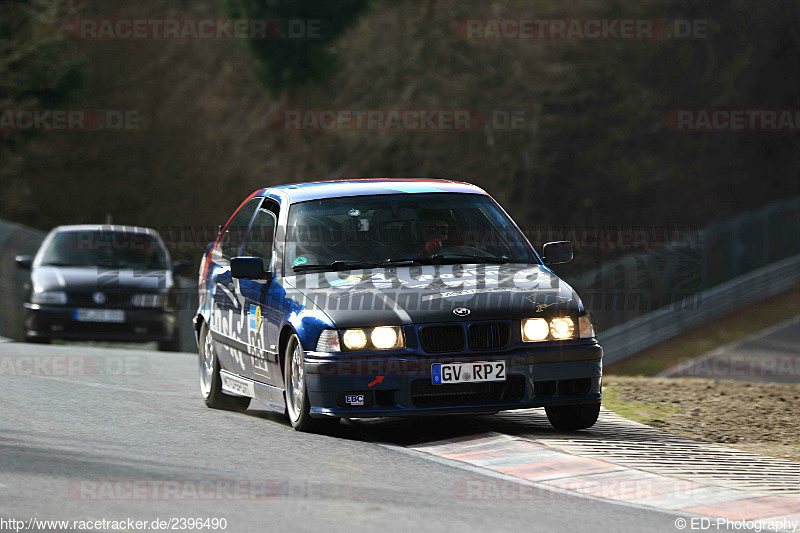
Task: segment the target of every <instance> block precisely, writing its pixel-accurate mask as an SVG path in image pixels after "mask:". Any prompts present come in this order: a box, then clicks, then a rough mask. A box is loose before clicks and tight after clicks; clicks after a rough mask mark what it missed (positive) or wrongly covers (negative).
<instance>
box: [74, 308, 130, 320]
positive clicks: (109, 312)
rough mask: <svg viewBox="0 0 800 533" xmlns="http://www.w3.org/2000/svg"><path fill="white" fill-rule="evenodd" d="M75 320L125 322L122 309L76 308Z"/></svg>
mask: <svg viewBox="0 0 800 533" xmlns="http://www.w3.org/2000/svg"><path fill="white" fill-rule="evenodd" d="M74 318H75V320H77V321H79V322H115V323H122V322H125V311H123V310H122V309H76V310H75V314H74Z"/></svg>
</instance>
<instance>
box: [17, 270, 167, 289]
mask: <svg viewBox="0 0 800 533" xmlns="http://www.w3.org/2000/svg"><path fill="white" fill-rule="evenodd" d="M31 282H32V285H33V287H34V290H44V291H55V290H59V291H67V292H70V291H75V292H84V291H97V290H102V291H106V292H113V291H145V292H154V291H158V290H167V289H169V288H171V287H172V284H173V280H172V272H170V271H169V270H131V269H120V270H117V269H108V268H99V267H55V266H39V267H34V269H33V271H32V272H31Z"/></svg>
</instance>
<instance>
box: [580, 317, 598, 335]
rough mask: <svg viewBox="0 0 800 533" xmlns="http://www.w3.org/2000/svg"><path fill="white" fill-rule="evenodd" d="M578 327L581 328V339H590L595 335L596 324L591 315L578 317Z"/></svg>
mask: <svg viewBox="0 0 800 533" xmlns="http://www.w3.org/2000/svg"><path fill="white" fill-rule="evenodd" d="M578 328H579V329H580V337H581V339H590V338H592V337H594V335H595V332H594V324H592V319H591V317H589V315H584V316H581V317H578Z"/></svg>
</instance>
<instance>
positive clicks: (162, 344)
mask: <svg viewBox="0 0 800 533" xmlns="http://www.w3.org/2000/svg"><path fill="white" fill-rule="evenodd" d="M158 351H159V352H180V351H181V338H180V337H179V336H178V332H177V331H176V332H175V336H174V337H173V338H171V339H169V340H166V341H158Z"/></svg>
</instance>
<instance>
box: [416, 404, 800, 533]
mask: <svg viewBox="0 0 800 533" xmlns="http://www.w3.org/2000/svg"><path fill="white" fill-rule="evenodd" d="M533 413H534V411H533V410H531V411H530V412H529V411H525V412H518V413H517V414H515V416H516V417H520V416H524V415H528V416H531V415H533ZM538 417H542V415H541V414H539V415H538ZM602 419H605V422H606V425H608V424H609V421H610V423H611V424H612V425H613V424H616V425H619V424H627V425H630V427H629V428H628V429H630V430H634V429H641V430H643V431H644V432H645V433H646V434H647V437H646V438H645V439H643V440H636V439H630V440H625V439H623V442H622V444H623V445H622V446H620V444H621V443H620V442H619V441H617V442H615V443H614V444H615V445H616V446H617V447H622V448H623V449H624V450H625V453H624V454H619V453H608V454H607V455H606V456H605V457H603V456H602V454H598V453H587V454H581V455H576V453H571V452H570V451H564V449H562V448H564V444H563V442H564V441H566V442H568V443H569V442H573V441H584V442H588V443H592V446H593V447H594V448H595V449H596V448H597V443H598V441H602V440H603V437H604V435H603V434H602V432H603V431H605V430H603V429H602V421H601V423H600V425H601V430H600V434H599V435H594V438H593V436H592V430H586V431H584V432H578V433H576V434H575V435H576V437H575V438H572V437H568V436H565V435H564V434H554V433H553V432H552V431H549V432H547V431H546V430H541V431H540V433H541V435H538V437H539V438H537V435H536V434H534V435H533V436H531V435H530V434H526V435H525V436H519V435H517V436H514V435H509V434H506V433H499V432H493V431H491V432H486V433H480V434H475V435H469V436H465V437H459V438H453V439H446V440H440V441H435V442H428V443H423V444H415V445H410V446H407V448H408V449H410V450H414V451H416V452H422V453H425V454H429V455H432V456H435V457H439V458H442V459H445V460H449V461H456V462H459V463H464V464H466V465H470V466H471V467H474V468H475V469H479V470H484V471H486V470H488V471H491V472H493V473H495V474H499V476H497V475H495V476H493V477H491V478H487V480H485V481H475V480H472V481H469V482H467V481H465V482H464V483H463V484H462V485H459V486H456V487H454V492H455V495H456V496H457V497H459V498H465V499H494V500H502V499H528V500H547V499H564V498H569V497H590V498H593V499H595V498H597V499H600V500H606V501H615V502H620V503H625V504H631V505H636V506H637V507H640V506H641V507H649V508H654V509H660V510H665V511H672V512H680V513H688V514H693V515H701V516H707V517H715V518H725V519H730V520H739V521H769V522H773V523H774V522H778V521H785V522H787V523H792V522H797V521H800V474H798V476H797V478H796V485H795V486H794V487H795V489H796V490H795V491H792V490H787V489H786V488H785V487H784V486H783V485H780V486H778V487H776V490H774V491H773V490H770V487H769V485H768V483H762V485H760V490H747V489H742V488H736V487H738V486H740V484H739V481H737V478H739V479H741V478H742V477H747V475H748V470H749V467H748V465H747V464H746V463H742V462H740V461H738V460H737V458H738V459H741V457H740V456H739V455H738V453H741V454H744V455H743V456H742V457H746V458H760V459H761V461H762V464H761V465H759V466H763V465H764V464H767V465H768V464H770V463H771V462H773V461H774V462H776V464H779V465H781V466H783V467H784V469H785V468H786V467H787V465H788V467H797V472H799V473H800V464H797V463H792V462H790V461H782V460H780V459H773V458H771V457H765V456H759V455H757V454H750V453H747V452H739V451H738V450H732V449H730V448H726V447H723V446H717V445H713V444H705V443H696V444H698V445H701V446H702V447H703V449H705V450H707V453H706V455H705V456H704V455H703V454H702V453H698V452H697V450H693V451H692V453H689V454H687V453H686V449H685V448H683V444H685V443H687V442H690V443H693V442H694V441H691V440H689V439H683V438H680V437H678V438H676V437H675V436H673V435H669V434H667V433H665V432H661V431H659V430H656V429H654V428H651V427H649V426H645V425H642V424H637V423H635V422H631V421H627V420H625V419H622V418H621V417H618V416H616V415H614V414H613V413H611V412H609V411H605V410H604V411H603V415H602V416H601V420H602ZM622 421H624V422H622ZM606 429H607V428H606ZM634 433H635V432H634ZM659 434H660V435H662V436H663V437H664V438H663V439H660V440H659V439H657V436H658V435H659ZM654 440H655V441H658V442H654ZM637 446H638V447H641V448H642V451H646V452H648V453H646V454H644V455H645V456H647V455H651V454H649V452H650V451H651V450H650V449H651V448H653V447H654V446H655V447H656V448H660V449H661V452H662V454H663V455H664V456H666V457H669V456H670V455H671V454H675V453H681V450H683V452H684V454H686V462H688V463H690V464H693V465H695V466H696V468H695V469H693V470H692V469H689V470H690V471H688V473H687V474H685V475H672V474H669V473H665V472H669V471H670V468H672V469H673V470H674V471H678V472H681V471H686V465H677V466H676V465H674V464H669V463H668V462H667V466H666V467H665V465H664V463H662V462H659V461H658V460H657V459H654V460H651V462H650V464H648V463H647V462H646V461H639V464H638V465H637V466H636V467H631V466H629V465H627V464H626V463H627V462H628V461H627V459H626V458H629V457H636V456H637V450H636V449H637ZM600 447H602V446H600ZM566 448H569V446H566ZM574 450H577V451H578V452H579V453H581V450H582V447H581V444H578V445H576V446H575V447H573V448H572V450H571V451H572V452H574ZM729 454H733V455H732V457H728V455H729ZM704 461H712V463H710V464H712V465H717V464H719V462H720V461H721V462H722V463H723V464H726V465H727V466H726V468H723V469H722V470H719V469H717V470H716V471H715V472H713V474H714V475H708V476H705V474H704V472H707V470H708V469H705V468H704V464H703V463H704ZM728 463H730V464H728ZM763 473H764V474H769V472H763ZM783 475H784V477H786V476H787V475H788V476H789V479H791V478H792V476H794V472H793V470H792V469H791V468H790V471H789V472H783ZM726 476H727V478H730V479H727V478H726ZM515 479H516V480H523V481H524V482H525V484H526V486H527V487H528V488H522V487H521V486H519V485H518V484H516V483H513V480H515ZM505 480H509V481H505ZM720 480H725V481H728V482H726V483H720V482H719V481H720ZM794 492H797V493H798V494H794Z"/></svg>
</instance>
